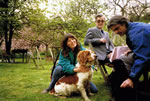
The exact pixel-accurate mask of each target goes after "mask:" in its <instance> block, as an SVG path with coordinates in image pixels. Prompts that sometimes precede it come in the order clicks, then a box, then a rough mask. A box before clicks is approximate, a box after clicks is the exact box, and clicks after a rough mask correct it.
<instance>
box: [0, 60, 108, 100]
mask: <svg viewBox="0 0 150 101" xmlns="http://www.w3.org/2000/svg"><path fill="white" fill-rule="evenodd" d="M43 64H44V68H45V69H42V67H40V68H39V69H36V68H35V66H34V64H33V63H32V61H30V62H29V63H27V64H26V63H0V101H82V100H83V99H82V98H81V97H80V96H73V97H69V98H60V97H55V96H52V95H49V94H41V91H42V90H43V89H45V88H47V87H48V85H49V81H50V79H49V75H50V72H51V70H50V67H52V62H50V61H43ZM110 71H111V69H109V72H110ZM92 82H93V83H94V84H95V85H96V86H97V88H98V90H99V91H98V93H97V94H95V95H94V96H90V97H89V98H90V99H91V100H92V101H109V98H110V96H109V88H108V87H107V86H106V85H105V83H104V80H103V78H102V76H101V73H100V71H97V72H96V71H95V72H94V74H93V79H92Z"/></svg>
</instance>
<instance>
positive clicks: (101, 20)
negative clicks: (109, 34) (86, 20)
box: [96, 16, 105, 29]
mask: <svg viewBox="0 0 150 101" xmlns="http://www.w3.org/2000/svg"><path fill="white" fill-rule="evenodd" d="M104 22H105V18H104V17H103V16H102V17H97V19H96V26H97V27H98V28H99V29H102V28H103V26H104Z"/></svg>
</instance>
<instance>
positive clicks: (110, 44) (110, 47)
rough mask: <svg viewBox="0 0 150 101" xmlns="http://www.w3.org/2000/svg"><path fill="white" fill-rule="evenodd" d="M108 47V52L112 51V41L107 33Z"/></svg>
mask: <svg viewBox="0 0 150 101" xmlns="http://www.w3.org/2000/svg"><path fill="white" fill-rule="evenodd" d="M108 41H109V42H108V44H109V45H108V47H109V52H108V53H110V52H112V51H113V49H114V44H113V42H112V41H111V40H110V38H109V35H108Z"/></svg>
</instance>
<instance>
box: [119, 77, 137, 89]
mask: <svg viewBox="0 0 150 101" xmlns="http://www.w3.org/2000/svg"><path fill="white" fill-rule="evenodd" d="M120 87H121V88H127V87H128V88H133V87H134V84H133V81H132V80H131V79H129V78H128V79H126V80H125V81H124V82H123V83H122V84H121V86H120Z"/></svg>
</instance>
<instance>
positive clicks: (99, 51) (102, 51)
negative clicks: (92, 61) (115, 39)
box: [84, 15, 114, 63]
mask: <svg viewBox="0 0 150 101" xmlns="http://www.w3.org/2000/svg"><path fill="white" fill-rule="evenodd" d="M95 23H96V27H93V28H89V29H88V31H87V34H86V36H85V40H84V44H85V45H88V44H89V43H91V44H92V46H93V48H94V51H95V53H96V55H97V58H98V60H99V61H100V62H101V63H106V62H109V58H110V55H111V53H112V50H113V48H114V46H113V44H112V42H111V41H110V39H109V35H108V32H105V31H104V30H103V26H104V23H105V18H104V16H103V15H97V16H96V17H95Z"/></svg>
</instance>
